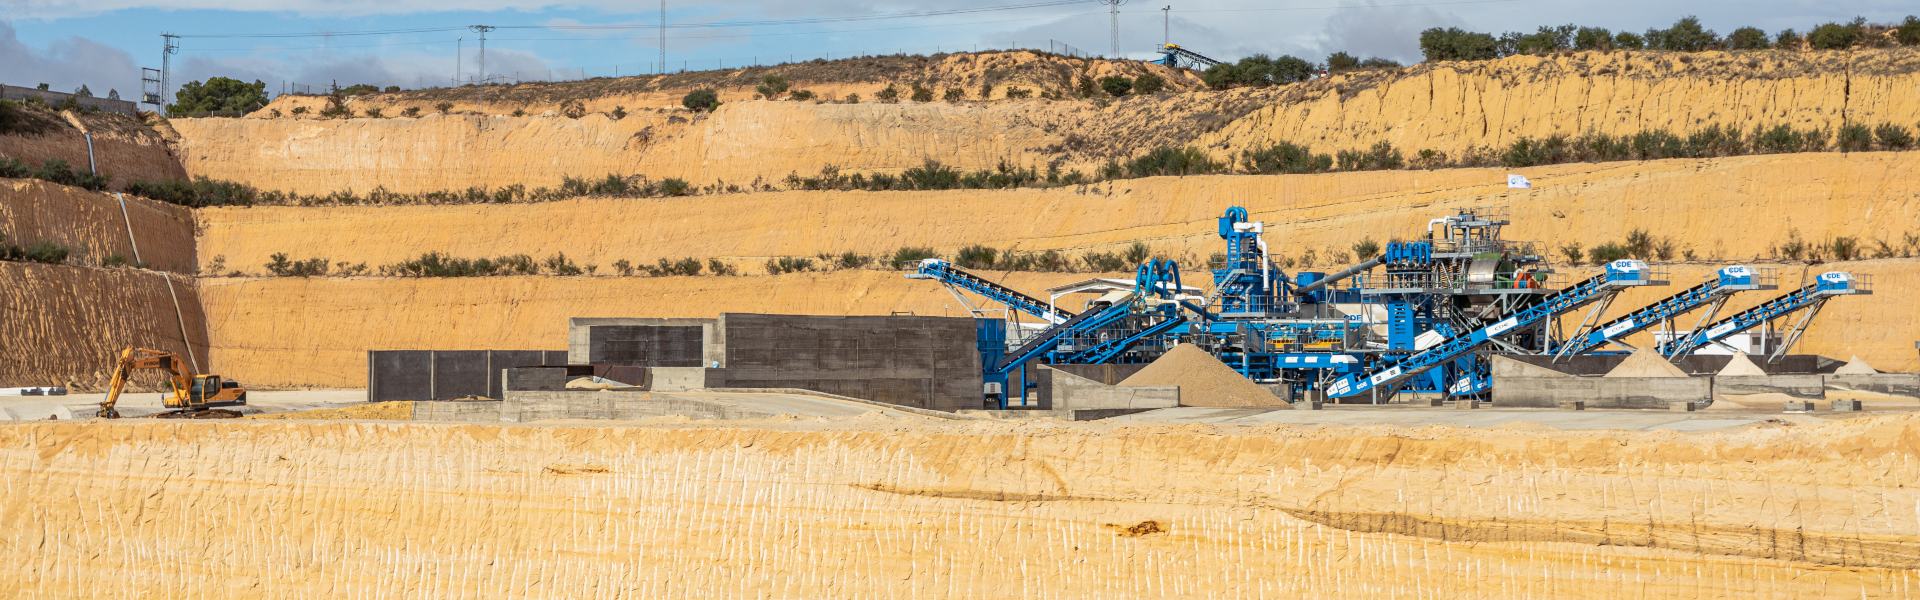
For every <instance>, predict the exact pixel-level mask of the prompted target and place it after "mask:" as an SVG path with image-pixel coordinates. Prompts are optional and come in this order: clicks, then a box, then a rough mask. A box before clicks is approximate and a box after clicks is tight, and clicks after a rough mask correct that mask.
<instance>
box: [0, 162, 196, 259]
mask: <svg viewBox="0 0 1920 600" xmlns="http://www.w3.org/2000/svg"><path fill="white" fill-rule="evenodd" d="M122 198H124V199H125V202H126V205H125V206H126V208H125V210H124V211H123V210H122V209H121V200H122ZM0 200H4V201H0V234H4V235H5V236H6V238H7V241H8V242H9V243H12V244H16V245H20V246H26V245H29V244H32V243H34V242H42V241H45V242H53V243H57V244H60V245H63V246H66V247H68V248H71V249H73V255H72V257H71V258H70V259H69V260H74V261H77V262H82V263H86V264H95V265H97V264H100V263H101V261H103V260H106V259H107V258H109V257H113V256H119V257H121V258H124V259H126V261H127V263H129V264H132V263H134V262H136V261H135V259H136V257H137V258H138V262H141V263H144V264H146V265H147V266H148V267H151V268H154V269H161V270H166V271H172V272H175V273H185V274H192V273H193V272H194V269H195V267H196V261H195V259H194V253H193V249H194V231H193V230H194V226H193V211H191V210H189V209H187V208H184V207H180V206H174V205H171V204H166V203H163V202H155V201H152V200H148V199H145V198H140V197H137V196H118V195H116V194H113V193H106V192H91V191H87V190H85V189H81V188H76V187H70V186H64V185H58V184H53V183H47V182H44V181H38V180H31V179H0ZM129 236H131V237H129ZM136 249H137V251H136Z"/></svg>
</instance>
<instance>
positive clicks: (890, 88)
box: [873, 83, 900, 104]
mask: <svg viewBox="0 0 1920 600" xmlns="http://www.w3.org/2000/svg"><path fill="white" fill-rule="evenodd" d="M873 98H874V99H875V100H879V101H881V102H886V103H889V104H891V103H894V102H899V101H900V88H899V87H897V86H895V85H893V84H891V83H889V84H887V87H884V88H881V89H880V91H878V92H875V93H874V94H873Z"/></svg>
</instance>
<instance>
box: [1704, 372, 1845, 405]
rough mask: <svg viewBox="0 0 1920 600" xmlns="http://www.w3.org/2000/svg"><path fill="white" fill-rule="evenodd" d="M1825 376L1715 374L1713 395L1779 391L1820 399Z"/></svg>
mask: <svg viewBox="0 0 1920 600" xmlns="http://www.w3.org/2000/svg"><path fill="white" fill-rule="evenodd" d="M1824 379H1825V378H1823V377H1821V376H1819V375H1810V374H1803V375H1742V376H1715V377H1714V378H1713V397H1715V398H1719V397H1722V396H1726V395H1728V394H1734V395H1739V394H1766V393H1779V394H1787V395H1791V396H1795V397H1799V398H1812V399H1820V398H1825V397H1827V386H1826V384H1825V381H1824Z"/></svg>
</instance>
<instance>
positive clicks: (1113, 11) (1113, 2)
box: [1100, 0, 1127, 58]
mask: <svg viewBox="0 0 1920 600" xmlns="http://www.w3.org/2000/svg"><path fill="white" fill-rule="evenodd" d="M1100 3H1101V4H1105V5H1107V16H1108V17H1109V18H1110V19H1111V20H1112V22H1113V31H1112V33H1111V34H1110V39H1109V40H1108V41H1109V43H1110V44H1111V46H1112V49H1111V50H1109V51H1108V54H1107V56H1111V57H1114V58H1119V57H1120V5H1122V4H1126V3H1127V0H1100Z"/></svg>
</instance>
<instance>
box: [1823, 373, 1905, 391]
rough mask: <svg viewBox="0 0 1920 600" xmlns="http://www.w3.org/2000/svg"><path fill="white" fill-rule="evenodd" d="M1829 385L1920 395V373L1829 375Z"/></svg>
mask: <svg viewBox="0 0 1920 600" xmlns="http://www.w3.org/2000/svg"><path fill="white" fill-rule="evenodd" d="M1826 383H1827V385H1831V386H1835V387H1844V388H1847V389H1853V390H1861V391H1867V392H1879V393H1882V394H1899V395H1901V396H1920V374H1904V373H1879V374H1875V375H1828V376H1827V381H1826Z"/></svg>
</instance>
